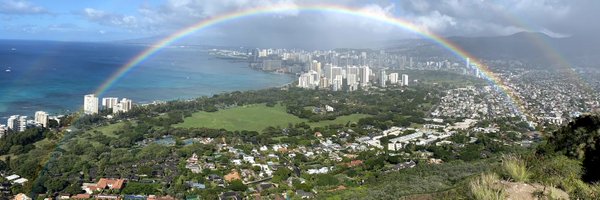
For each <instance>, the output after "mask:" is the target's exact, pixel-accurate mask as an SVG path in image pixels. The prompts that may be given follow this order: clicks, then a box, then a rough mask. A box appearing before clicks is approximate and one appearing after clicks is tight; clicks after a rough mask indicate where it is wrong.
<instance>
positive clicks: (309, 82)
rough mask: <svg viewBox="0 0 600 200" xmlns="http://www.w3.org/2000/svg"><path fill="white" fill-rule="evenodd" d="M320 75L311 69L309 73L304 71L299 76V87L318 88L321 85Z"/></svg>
mask: <svg viewBox="0 0 600 200" xmlns="http://www.w3.org/2000/svg"><path fill="white" fill-rule="evenodd" d="M320 80H321V79H320V78H319V75H318V74H317V72H316V71H312V70H311V71H309V72H308V73H303V74H301V75H300V77H298V87H300V88H312V89H314V88H316V87H317V86H319V82H320Z"/></svg>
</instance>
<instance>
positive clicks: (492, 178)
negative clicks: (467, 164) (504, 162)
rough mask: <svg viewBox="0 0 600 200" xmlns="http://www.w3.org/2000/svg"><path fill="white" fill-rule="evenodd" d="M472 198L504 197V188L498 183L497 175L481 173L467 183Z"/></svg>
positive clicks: (492, 199) (492, 198) (493, 199)
mask: <svg viewBox="0 0 600 200" xmlns="http://www.w3.org/2000/svg"><path fill="white" fill-rule="evenodd" d="M469 189H470V191H471V195H472V196H473V198H475V199H477V200H501V199H505V198H506V193H505V192H504V189H503V188H502V186H501V185H500V184H499V178H498V175H496V174H493V173H490V174H482V175H481V176H479V177H478V178H477V179H475V180H473V181H471V182H470V183H469Z"/></svg>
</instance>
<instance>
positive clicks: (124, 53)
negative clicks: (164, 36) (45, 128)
mask: <svg viewBox="0 0 600 200" xmlns="http://www.w3.org/2000/svg"><path fill="white" fill-rule="evenodd" d="M13 48H14V49H13ZM144 48H145V47H144V46H139V45H117V44H105V43H72V42H45V41H11V40H0V117H7V116H9V115H12V114H21V115H28V116H32V115H33V114H34V112H35V111H37V110H44V111H48V112H50V113H65V112H72V111H74V110H78V109H79V108H81V106H82V104H83V95H85V94H88V93H93V92H94V91H96V89H97V88H98V87H99V86H100V85H101V84H102V83H103V82H105V81H106V80H107V79H108V77H110V75H112V74H113V73H115V72H116V71H117V70H118V69H119V68H120V67H121V66H122V65H123V64H124V63H126V62H127V61H128V60H129V59H131V58H132V57H134V56H135V55H136V54H138V53H139V52H141V51H142V50H143V49H144ZM6 69H9V70H10V72H6ZM291 81H292V77H290V76H287V75H281V74H272V73H265V72H260V71H256V70H252V69H249V68H248V67H247V64H246V63H239V62H238V63H235V62H231V61H228V60H222V59H217V58H214V57H212V56H210V55H208V53H207V51H206V49H204V48H201V47H184V48H181V47H176V48H175V47H174V48H166V49H163V50H161V51H160V52H158V53H157V54H156V55H154V56H152V57H151V58H150V59H148V60H146V61H144V62H142V63H141V64H140V65H139V66H136V67H135V68H134V69H133V70H131V71H130V72H129V73H127V74H126V76H124V77H123V78H121V79H120V80H118V81H117V82H116V83H115V84H114V85H113V86H112V87H110V89H109V90H108V91H107V92H106V93H105V94H104V95H103V96H116V97H120V98H123V97H125V98H129V99H133V100H134V102H136V103H149V102H152V101H154V100H174V99H189V98H195V97H198V96H205V95H212V94H216V93H221V92H228V91H236V90H255V89H262V88H268V87H277V86H281V85H284V84H286V83H289V82H291ZM0 123H4V122H3V121H0Z"/></svg>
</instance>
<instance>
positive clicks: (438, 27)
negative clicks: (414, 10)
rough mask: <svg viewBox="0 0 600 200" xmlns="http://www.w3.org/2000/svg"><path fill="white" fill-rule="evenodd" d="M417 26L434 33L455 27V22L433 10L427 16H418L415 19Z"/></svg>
mask: <svg viewBox="0 0 600 200" xmlns="http://www.w3.org/2000/svg"><path fill="white" fill-rule="evenodd" d="M414 20H415V22H416V24H417V25H419V26H421V27H422V28H424V29H426V30H430V31H434V32H443V31H445V30H446V29H447V28H448V27H453V26H456V24H457V22H456V20H455V19H454V18H453V17H450V16H448V15H445V14H442V13H440V12H439V11H437V10H435V11H433V12H431V13H429V14H428V15H424V16H418V17H416V18H415V19H414Z"/></svg>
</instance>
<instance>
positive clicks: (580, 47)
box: [386, 32, 600, 66]
mask: <svg viewBox="0 0 600 200" xmlns="http://www.w3.org/2000/svg"><path fill="white" fill-rule="evenodd" d="M447 39H448V40H449V41H450V42H452V43H454V44H456V45H457V46H459V47H460V48H462V49H463V50H465V51H466V52H468V53H470V54H472V55H473V56H475V57H479V58H483V59H518V60H523V61H530V62H535V63H538V64H549V65H554V64H560V63H557V59H566V61H567V62H569V63H573V64H576V65H584V66H585V65H594V64H595V63H598V62H599V61H600V41H599V40H596V39H593V38H589V37H588V38H586V37H577V36H572V37H567V38H553V37H550V36H548V35H546V34H543V33H537V32H520V33H515V34H512V35H508V36H495V37H448V38H447ZM386 49H388V50H391V51H399V52H403V53H406V54H408V55H414V56H418V55H420V56H450V55H451V52H449V51H448V50H447V49H444V48H443V47H441V46H439V45H437V44H435V43H433V42H432V41H429V40H425V39H417V40H408V41H397V42H395V43H392V44H391V45H388V46H387V47H386ZM559 57H560V58H559Z"/></svg>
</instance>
